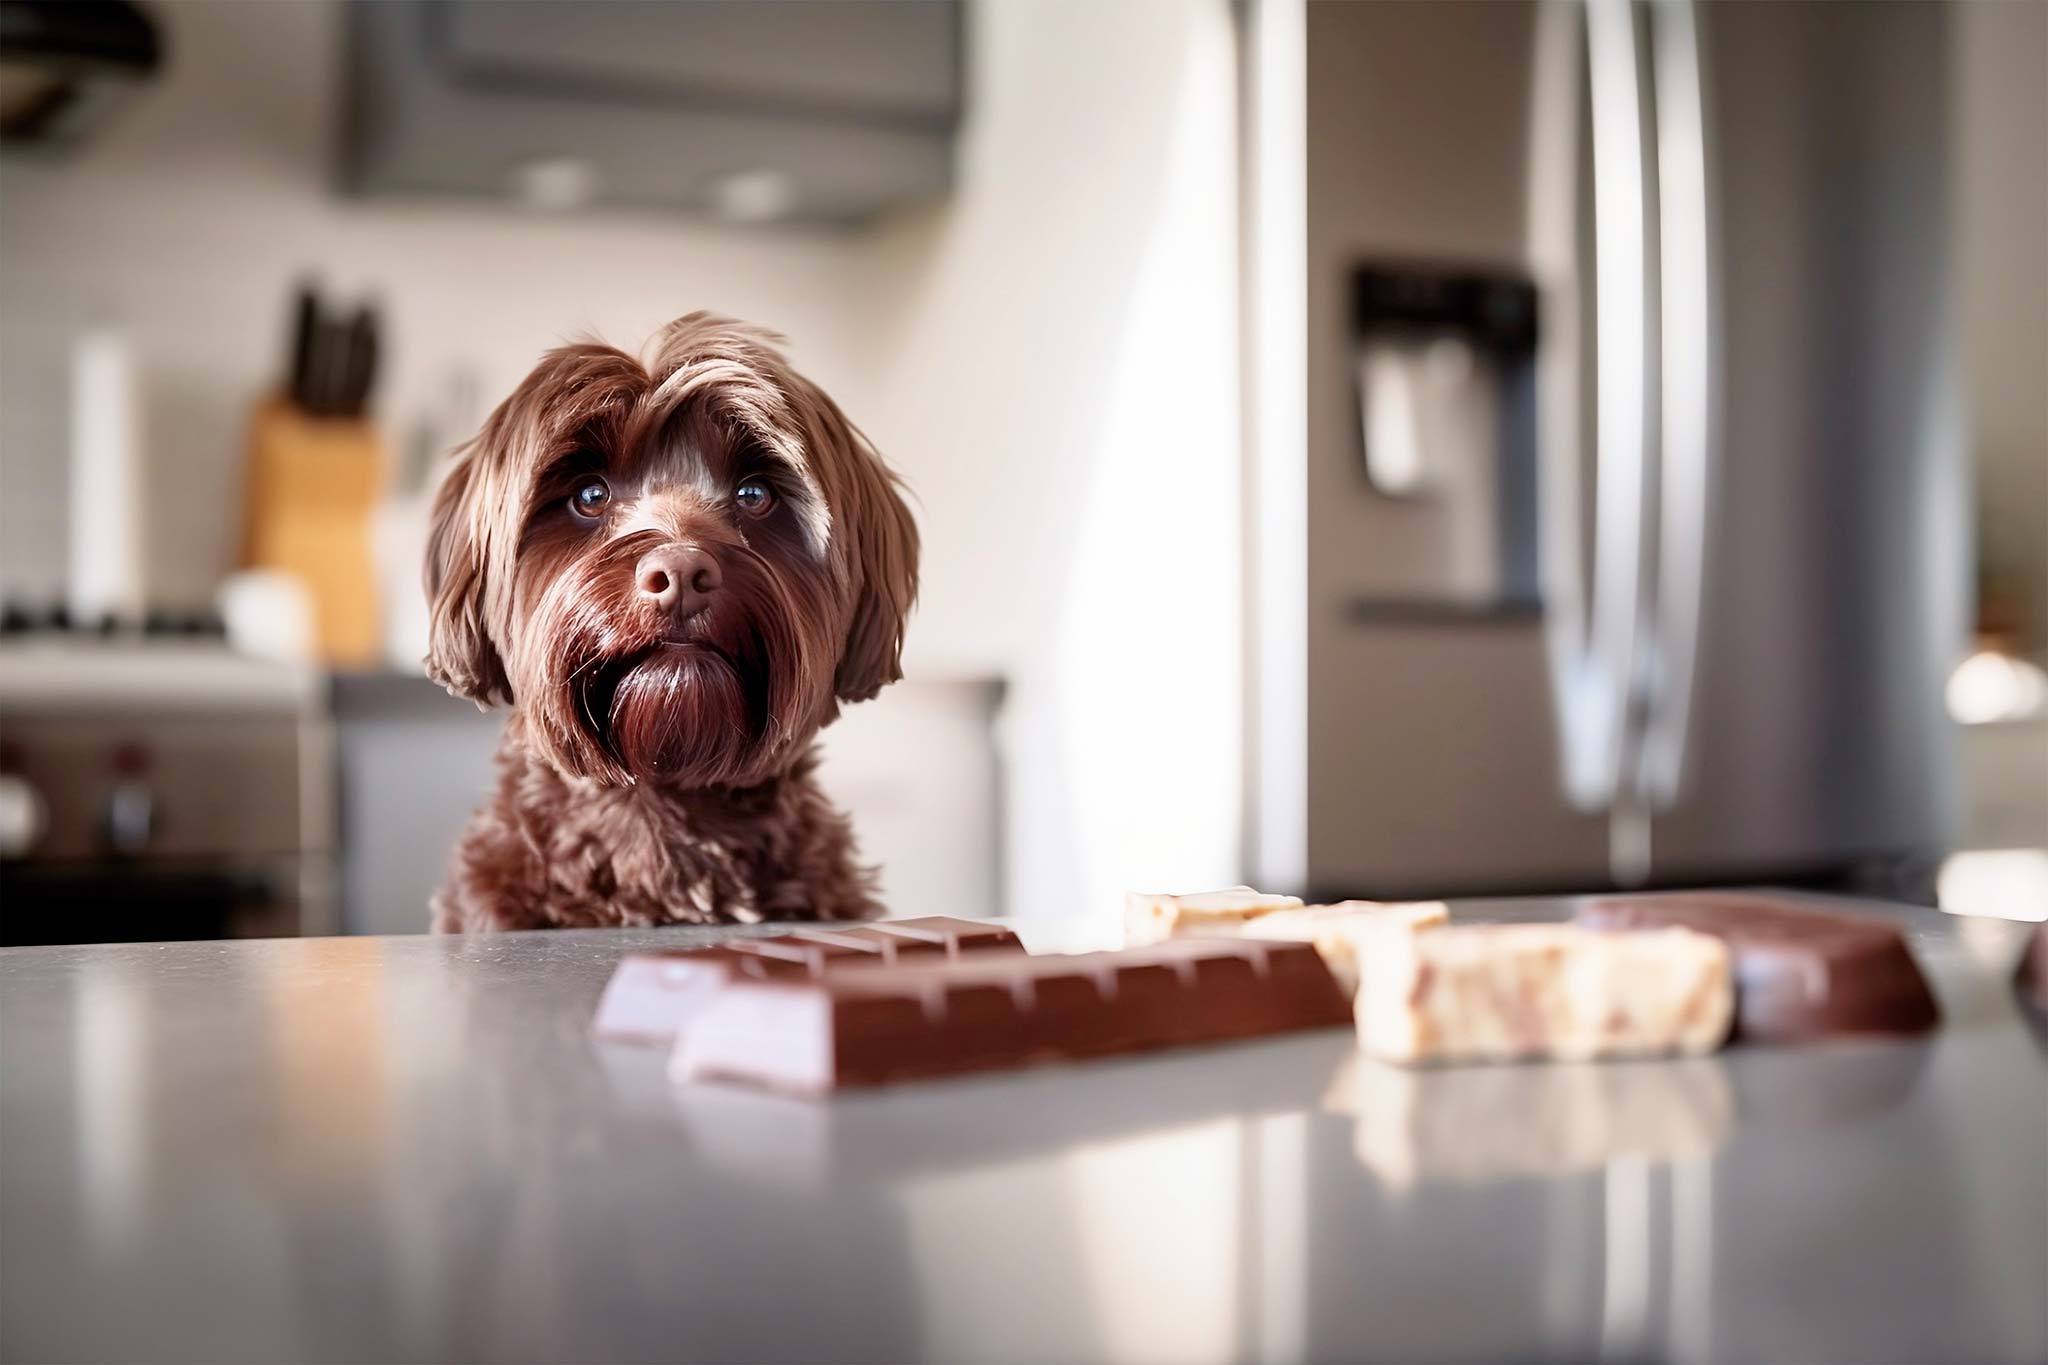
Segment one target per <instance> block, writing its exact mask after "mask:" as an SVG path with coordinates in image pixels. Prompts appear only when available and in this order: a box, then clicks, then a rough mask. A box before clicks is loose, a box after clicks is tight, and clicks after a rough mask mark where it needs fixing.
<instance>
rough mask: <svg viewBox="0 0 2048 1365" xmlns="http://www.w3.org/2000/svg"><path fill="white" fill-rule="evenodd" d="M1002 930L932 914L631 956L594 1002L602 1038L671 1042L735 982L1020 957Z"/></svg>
mask: <svg viewBox="0 0 2048 1365" xmlns="http://www.w3.org/2000/svg"><path fill="white" fill-rule="evenodd" d="M1022 947H1023V945H1022V944H1020V943H1019V942H1018V941H1017V936H1016V935H1015V934H1013V933H1011V932H1010V931H1009V930H1008V929H1005V928H1004V927H1002V926H1001V925H999V924H988V923H984V922H981V921H976V920H966V919H949V918H947V917H945V916H932V917H929V918H926V919H904V920H882V921H879V922H877V923H873V924H858V925H847V926H845V927H843V928H834V929H825V928H818V929H799V930H797V931H795V932H794V933H788V934H777V935H776V936H774V937H773V938H738V939H733V940H730V941H729V942H725V943H717V944H712V945H710V946H708V947H703V948H681V949H675V950H673V951H669V952H652V953H631V954H628V955H627V956H626V957H624V958H621V959H620V960H619V965H618V967H617V968H616V969H614V970H613V972H612V979H611V981H610V983H609V984H607V985H606V986H605V989H604V998H603V999H602V1000H601V1001H599V1002H598V1006H597V1021H596V1023H595V1025H594V1026H593V1028H594V1030H595V1032H596V1034H597V1036H598V1037H600V1038H611V1039H618V1040H624V1041H632V1042H644V1043H672V1042H674V1041H675V1038H676V1034H677V1033H679V1032H680V1031H681V1030H682V1028H683V1026H684V1025H685V1024H687V1023H688V1022H689V1021H690V1019H691V1018H692V1017H694V1016H695V1015H696V1014H697V1013H698V1012H699V1011H700V1010H702V1009H703V1008H704V1006H705V1005H706V1004H708V1003H709V1002H710V1000H711V997H712V996H713V995H715V994H716V993H717V992H718V991H719V990H720V989H721V988H722V987H723V986H724V985H725V983H726V982H727V981H729V980H731V979H733V978H734V977H736V976H737V977H742V978H747V979H763V978H768V977H787V976H794V977H798V978H803V979H808V978H810V977H813V976H818V975H821V974H823V973H824V972H825V971H827V970H828V969H831V968H834V967H841V966H849V965H854V964H877V963H879V964H885V965H886V964H891V963H895V962H902V961H910V960H912V959H917V960H924V959H930V960H933V961H948V960H951V959H953V958H957V957H959V956H960V955H961V954H962V953H974V952H987V951H989V950H990V949H1003V950H1010V951H1017V950H1020V949H1021V948H1022Z"/></svg>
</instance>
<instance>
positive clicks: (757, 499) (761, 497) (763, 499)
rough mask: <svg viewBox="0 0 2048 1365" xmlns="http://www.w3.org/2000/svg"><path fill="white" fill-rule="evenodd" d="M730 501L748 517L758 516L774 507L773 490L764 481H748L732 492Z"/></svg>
mask: <svg viewBox="0 0 2048 1365" xmlns="http://www.w3.org/2000/svg"><path fill="white" fill-rule="evenodd" d="M732 500H733V501H734V502H736V503H738V504H739V507H740V510H741V511H742V512H745V513H747V514H748V515H750V516H756V517H758V516H760V515H761V514H762V513H763V512H766V511H767V510H768V509H769V508H771V507H773V506H774V505H775V490H774V489H772V488H770V487H769V486H768V481H767V480H766V479H748V480H747V481H746V482H744V483H742V484H741V485H740V486H739V487H738V488H735V489H733V490H732Z"/></svg>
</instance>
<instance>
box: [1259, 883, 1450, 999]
mask: <svg viewBox="0 0 2048 1365" xmlns="http://www.w3.org/2000/svg"><path fill="white" fill-rule="evenodd" d="M1450 917H1451V914H1450V907H1449V906H1447V905H1445V904H1444V903H1443V902H1442V901H1339V902H1337V903H1336V904H1334V905H1304V906H1302V907H1301V908H1300V909H1298V910H1275V911H1274V912H1273V913H1271V914H1269V915H1260V916H1259V917H1258V918H1257V919H1253V920H1249V921H1247V922H1246V923H1245V925H1244V927H1243V928H1242V930H1240V932H1241V934H1242V935H1243V936H1244V937H1245V938H1259V939H1273V940H1285V941H1290V942H1297V943H1313V944H1314V945H1315V947H1316V951H1317V952H1319V953H1321V954H1322V955H1323V961H1324V962H1325V963H1327V964H1328V965H1329V968H1330V971H1331V973H1332V974H1333V975H1334V976H1335V977H1336V978H1337V984H1338V985H1340V986H1342V987H1343V988H1344V991H1345V993H1346V994H1349V993H1351V992H1354V991H1356V990H1357V989H1358V962H1359V958H1360V957H1361V956H1362V955H1363V954H1365V953H1368V952H1371V951H1372V946H1371V945H1372V944H1373V943H1374V942H1375V941H1377V940H1378V939H1379V938H1380V937H1381V936H1382V935H1384V934H1387V933H1410V932H1413V931H1414V930H1417V929H1433V928H1435V927H1436V926H1438V925H1440V924H1444V923H1447V922H1448V921H1449V920H1450Z"/></svg>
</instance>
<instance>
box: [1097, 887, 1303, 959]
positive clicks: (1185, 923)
mask: <svg viewBox="0 0 2048 1365" xmlns="http://www.w3.org/2000/svg"><path fill="white" fill-rule="evenodd" d="M1300 908H1301V897H1299V896H1268V895H1266V894H1265V893H1263V892H1259V891H1254V890H1252V889H1251V888H1250V887H1249V886H1230V887H1225V888H1224V889H1223V890H1221V891H1201V892H1197V893H1195V894H1194V895H1190V896H1161V895H1153V894H1150V893H1147V892H1143V891H1133V892H1130V893H1129V894H1127V895H1126V896H1125V897H1124V944H1125V946H1127V947H1132V948H1139V947H1144V946H1145V945H1147V944H1152V943H1163V942H1165V941H1166V940H1167V939H1169V938H1175V937H1178V936H1182V935H1193V934H1201V935H1216V936H1222V935H1228V934H1233V933H1235V932H1237V931H1238V930H1239V929H1241V928H1243V926H1244V925H1245V924H1246V922H1248V921H1250V920H1254V919H1257V918H1258V917H1260V916H1262V915H1270V914H1273V913H1274V912H1275V911H1279V910H1299V909H1300Z"/></svg>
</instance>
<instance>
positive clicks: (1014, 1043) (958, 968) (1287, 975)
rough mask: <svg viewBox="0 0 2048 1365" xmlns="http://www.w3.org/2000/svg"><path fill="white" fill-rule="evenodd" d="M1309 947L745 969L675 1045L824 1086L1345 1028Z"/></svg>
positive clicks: (818, 1088) (702, 1066) (710, 1061)
mask: <svg viewBox="0 0 2048 1365" xmlns="http://www.w3.org/2000/svg"><path fill="white" fill-rule="evenodd" d="M1349 1014H1350V1005H1349V1002H1348V1001H1347V1000H1346V999H1345V998H1344V993H1343V991H1341V990H1339V989H1338V987H1337V983H1336V982H1335V981H1334V980H1333V979H1332V978H1331V976H1330V972H1329V969H1328V968H1326V967H1325V966H1324V965H1323V961H1322V958H1321V957H1319V956H1318V955H1317V954H1316V950H1315V948H1314V947H1313V946H1312V945H1310V944H1306V943H1253V942H1241V941H1237V940H1219V941H1207V940H1200V939H1188V940H1181V941H1176V942H1172V943H1162V944H1159V945H1157V946H1155V947H1150V948H1143V949H1135V950H1129V951H1125V952H1119V953H1079V954H1073V955H1068V956H1058V955H1045V956H1038V957H1033V956H1029V955H1025V954H1011V953H991V954H983V955H969V956H965V957H962V958H959V959H957V960H955V961H953V962H950V963H946V964H944V965H925V964H923V963H919V962H912V961H901V962H898V963H897V964H896V965H895V966H893V967H873V968H870V969H867V970H864V971H846V972H825V973H822V974H819V975H816V976H813V977H810V978H808V979H801V978H793V977H787V976H784V977H761V978H748V979H740V978H737V977H735V978H734V979H733V980H731V981H730V982H728V983H727V984H726V986H725V988H724V989H722V990H720V991H718V992H717V993H716V995H715V997H714V998H713V999H712V1001H711V1003H710V1005H709V1006H708V1007H707V1008H706V1009H705V1010H703V1012H702V1013H700V1014H698V1015H697V1017H696V1018H695V1019H694V1020H693V1021H692V1022H691V1024H690V1027H689V1028H688V1030H686V1031H685V1032H684V1033H683V1035H682V1037H681V1039H680V1040H679V1041H678V1042H677V1044H676V1051H675V1055H674V1057H673V1058H672V1060H671V1069H670V1074H671V1075H672V1076H674V1077H675V1078H676V1079H677V1080H702V1079H706V1078H724V1079H732V1080H742V1081H751V1082H754V1083H755V1084H759V1085H763V1086H767V1087H769V1088H771V1089H776V1090H785V1091H793V1092H797V1093H802V1094H817V1093H821V1092H824V1091H829V1090H832V1089H835V1088H839V1087H845V1086H860V1085H878V1084H882V1083H884V1082H888V1081H902V1080H912V1079H918V1078H923V1077H931V1076H947V1075H954V1074H958V1073H961V1072H969V1071H985V1070H991V1069H995V1068H1002V1067H1017V1066H1025V1065H1031V1064H1034V1063H1039V1062H1050V1061H1062V1060H1067V1059H1073V1058H1082V1057H1098V1056H1103V1055H1106V1054H1110V1053H1119V1052H1136V1051H1140V1050H1145V1049H1151V1048H1162V1047H1174V1046H1179V1045H1183V1044H1190V1043H1209V1042H1222V1041H1225V1040H1228V1039H1236V1038H1253V1037H1258V1036H1260V1035H1262V1034H1269V1033H1280V1032H1285V1031H1288V1030H1292V1029H1307V1028H1326V1027H1329V1026H1332V1025H1336V1024H1342V1023H1343V1022H1345V1020H1346V1019H1347V1018H1348V1016H1349Z"/></svg>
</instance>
